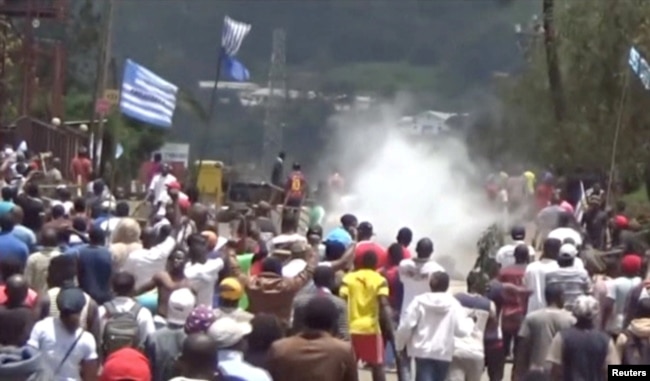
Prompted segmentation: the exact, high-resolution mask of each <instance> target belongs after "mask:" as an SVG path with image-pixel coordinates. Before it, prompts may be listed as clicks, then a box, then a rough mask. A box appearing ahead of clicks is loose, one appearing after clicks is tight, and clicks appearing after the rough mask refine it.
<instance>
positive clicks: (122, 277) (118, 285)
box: [111, 271, 135, 296]
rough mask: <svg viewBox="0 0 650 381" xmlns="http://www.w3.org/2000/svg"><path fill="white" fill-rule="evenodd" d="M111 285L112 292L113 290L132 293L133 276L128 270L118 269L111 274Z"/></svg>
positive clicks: (125, 293) (117, 292) (120, 292)
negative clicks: (118, 270)
mask: <svg viewBox="0 0 650 381" xmlns="http://www.w3.org/2000/svg"><path fill="white" fill-rule="evenodd" d="M111 286H112V287H113V292H115V294H117V295H120V296H128V295H130V294H131V293H133V290H134V289H135V277H134V276H133V274H131V273H129V272H126V271H120V272H118V273H116V274H114V275H113V278H112V279H111Z"/></svg>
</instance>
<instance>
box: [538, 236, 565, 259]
mask: <svg viewBox="0 0 650 381" xmlns="http://www.w3.org/2000/svg"><path fill="white" fill-rule="evenodd" d="M561 247H562V242H560V240H559V239H557V238H547V239H546V240H544V245H543V247H542V254H543V256H544V257H546V258H557V256H558V254H559V253H560V248H561Z"/></svg>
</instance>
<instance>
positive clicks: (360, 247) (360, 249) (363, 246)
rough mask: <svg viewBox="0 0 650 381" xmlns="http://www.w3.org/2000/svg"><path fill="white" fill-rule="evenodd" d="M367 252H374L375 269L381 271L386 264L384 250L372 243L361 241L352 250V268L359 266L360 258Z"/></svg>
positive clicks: (386, 256) (386, 255)
mask: <svg viewBox="0 0 650 381" xmlns="http://www.w3.org/2000/svg"><path fill="white" fill-rule="evenodd" d="M368 250H374V252H375V253H377V269H383V268H384V267H386V264H387V263H388V254H387V253H386V249H384V247H383V246H381V245H380V244H378V243H376V242H373V241H361V242H359V243H358V244H357V247H356V249H355V250H354V267H356V268H359V267H360V266H361V258H362V257H363V254H364V253H365V252H366V251H368Z"/></svg>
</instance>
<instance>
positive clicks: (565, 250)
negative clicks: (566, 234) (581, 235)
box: [560, 243, 578, 258]
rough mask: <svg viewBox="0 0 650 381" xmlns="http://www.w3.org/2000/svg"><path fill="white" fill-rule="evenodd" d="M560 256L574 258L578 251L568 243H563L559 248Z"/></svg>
mask: <svg viewBox="0 0 650 381" xmlns="http://www.w3.org/2000/svg"><path fill="white" fill-rule="evenodd" d="M560 255H563V256H566V257H571V258H575V257H576V256H577V255H578V249H577V248H576V247H575V246H574V245H572V244H570V243H565V244H564V245H562V246H561V247H560Z"/></svg>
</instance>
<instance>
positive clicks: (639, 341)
mask: <svg viewBox="0 0 650 381" xmlns="http://www.w3.org/2000/svg"><path fill="white" fill-rule="evenodd" d="M623 334H624V335H625V337H627V342H626V343H625V347H623V356H622V357H621V363H622V364H623V365H645V364H650V340H649V339H648V338H641V337H638V336H636V335H634V334H633V333H632V332H630V331H629V330H627V331H625V332H624V333H623Z"/></svg>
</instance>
